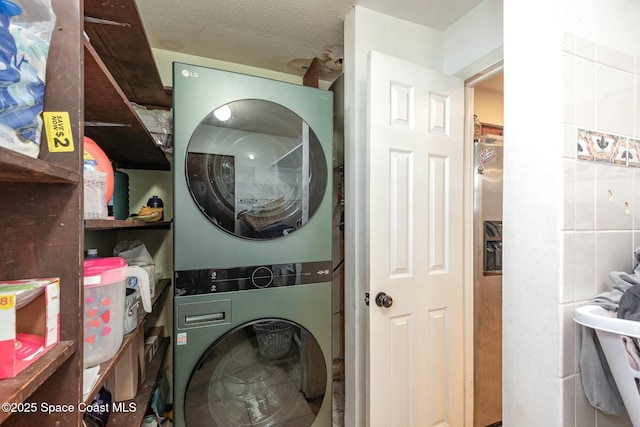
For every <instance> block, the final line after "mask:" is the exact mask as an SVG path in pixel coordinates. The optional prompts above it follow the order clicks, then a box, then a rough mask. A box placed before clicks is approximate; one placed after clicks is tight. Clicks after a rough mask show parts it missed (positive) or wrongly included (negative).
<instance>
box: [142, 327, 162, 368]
mask: <svg viewBox="0 0 640 427" xmlns="http://www.w3.org/2000/svg"><path fill="white" fill-rule="evenodd" d="M145 337H146V338H145V340H144V346H145V359H146V360H147V362H150V361H151V359H153V356H155V354H156V351H158V347H159V346H160V341H162V338H163V337H164V326H154V327H152V328H150V329H149V330H148V331H147V333H146V334H145ZM147 346H148V348H147Z"/></svg>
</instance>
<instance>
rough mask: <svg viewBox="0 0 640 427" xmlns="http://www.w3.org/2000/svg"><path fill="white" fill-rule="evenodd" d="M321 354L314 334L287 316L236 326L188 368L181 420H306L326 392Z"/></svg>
mask: <svg viewBox="0 0 640 427" xmlns="http://www.w3.org/2000/svg"><path fill="white" fill-rule="evenodd" d="M324 360H325V359H324V356H323V354H322V350H321V349H320V346H319V345H318V342H317V341H316V340H315V338H314V337H313V336H312V335H311V334H310V333H309V332H308V331H307V330H306V329H305V328H303V327H301V326H299V325H297V324H294V323H292V322H289V321H286V320H280V319H266V320H259V321H256V322H252V323H250V324H246V325H244V326H242V327H240V328H238V329H235V330H233V331H231V332H230V333H228V334H226V335H225V336H223V337H222V338H220V339H219V340H218V341H217V342H216V343H214V344H213V345H212V346H211V347H209V349H208V350H207V351H206V353H205V354H204V355H203V357H202V358H201V359H200V361H199V362H198V364H197V365H196V368H195V370H194V371H193V372H192V374H191V378H190V379H189V385H188V386H187V391H186V394H185V397H184V419H185V424H186V426H187V427H214V426H215V427H229V426H234V427H241V426H267V425H269V426H272V425H289V424H288V423H289V422H291V423H292V424H293V423H295V425H296V426H299V427H304V426H311V425H312V424H313V422H314V420H315V418H316V416H317V414H318V411H319V410H320V407H321V405H322V402H323V400H324V398H325V396H324V394H325V390H326V386H327V370H326V365H325V362H324Z"/></svg>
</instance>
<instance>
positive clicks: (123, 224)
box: [84, 219, 171, 230]
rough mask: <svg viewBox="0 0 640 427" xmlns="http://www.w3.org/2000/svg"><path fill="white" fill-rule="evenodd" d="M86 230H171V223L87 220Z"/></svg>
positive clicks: (130, 220)
mask: <svg viewBox="0 0 640 427" xmlns="http://www.w3.org/2000/svg"><path fill="white" fill-rule="evenodd" d="M84 228H85V230H120V229H127V228H143V229H167V230H168V229H170V228H171V221H155V222H145V221H134V220H132V219H125V220H111V219H85V220H84Z"/></svg>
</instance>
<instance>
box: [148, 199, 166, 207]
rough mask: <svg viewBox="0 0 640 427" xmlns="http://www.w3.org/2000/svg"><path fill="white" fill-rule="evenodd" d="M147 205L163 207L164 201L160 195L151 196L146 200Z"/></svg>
mask: <svg viewBox="0 0 640 427" xmlns="http://www.w3.org/2000/svg"><path fill="white" fill-rule="evenodd" d="M147 206H149V207H150V208H162V207H164V203H163V202H162V199H161V198H160V197H158V196H153V197H152V198H150V199H149V200H148V201H147Z"/></svg>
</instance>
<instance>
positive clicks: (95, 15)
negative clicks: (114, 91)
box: [84, 0, 171, 109]
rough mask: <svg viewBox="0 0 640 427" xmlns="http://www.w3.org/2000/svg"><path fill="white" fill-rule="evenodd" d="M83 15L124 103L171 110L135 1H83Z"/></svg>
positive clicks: (85, 26)
mask: <svg viewBox="0 0 640 427" xmlns="http://www.w3.org/2000/svg"><path fill="white" fill-rule="evenodd" d="M84 15H85V24H84V29H85V32H86V33H87V35H88V36H89V39H90V40H91V44H92V45H93V46H94V47H95V49H96V51H97V52H98V54H99V55H100V57H101V58H102V60H103V61H104V63H105V65H106V66H107V68H108V69H109V71H110V72H111V74H112V75H113V77H114V79H115V80H116V81H117V83H118V85H119V86H120V87H121V88H122V90H123V92H124V93H125V94H126V97H127V99H129V100H130V101H132V102H135V103H136V104H139V105H144V106H154V107H158V108H164V109H168V108H169V107H171V94H170V92H167V91H166V90H165V88H164V87H163V84H162V79H161V78H160V73H159V72H158V70H157V67H156V63H155V59H154V58H153V53H152V51H151V49H150V47H149V42H148V39H147V34H146V32H145V30H144V25H143V23H142V20H141V19H140V14H139V13H138V8H137V6H136V2H135V0H112V1H109V2H99V1H85V5H84ZM107 21H108V22H109V23H110V24H109V23H106V22H107Z"/></svg>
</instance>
